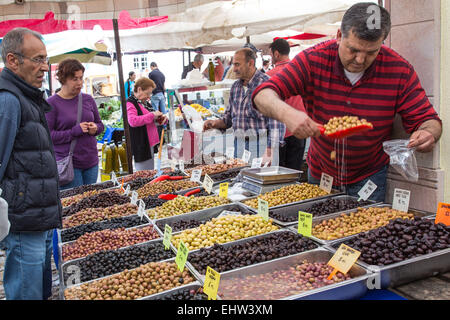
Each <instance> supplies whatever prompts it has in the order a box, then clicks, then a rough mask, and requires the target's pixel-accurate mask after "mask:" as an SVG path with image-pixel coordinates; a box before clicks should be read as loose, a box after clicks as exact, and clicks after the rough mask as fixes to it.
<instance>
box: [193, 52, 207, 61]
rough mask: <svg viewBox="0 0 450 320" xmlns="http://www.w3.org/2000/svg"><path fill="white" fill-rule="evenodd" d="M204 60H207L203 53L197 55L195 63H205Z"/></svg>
mask: <svg viewBox="0 0 450 320" xmlns="http://www.w3.org/2000/svg"><path fill="white" fill-rule="evenodd" d="M204 60H205V58H204V57H203V55H202V54H201V53H197V54H196V55H195V57H194V61H195V62H203V61H204Z"/></svg>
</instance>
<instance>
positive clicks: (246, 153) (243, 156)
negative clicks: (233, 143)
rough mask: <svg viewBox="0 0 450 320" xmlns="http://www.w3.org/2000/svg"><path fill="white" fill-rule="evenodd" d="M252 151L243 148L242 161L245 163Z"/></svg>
mask: <svg viewBox="0 0 450 320" xmlns="http://www.w3.org/2000/svg"><path fill="white" fill-rule="evenodd" d="M251 155H252V153H251V152H250V151H248V150H244V154H243V155H242V161H244V162H245V163H248V162H249V160H250V157H251Z"/></svg>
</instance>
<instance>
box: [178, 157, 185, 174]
mask: <svg viewBox="0 0 450 320" xmlns="http://www.w3.org/2000/svg"><path fill="white" fill-rule="evenodd" d="M178 166H179V167H180V170H181V172H184V160H180V162H178Z"/></svg>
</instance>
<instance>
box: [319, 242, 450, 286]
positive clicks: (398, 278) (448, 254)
mask: <svg viewBox="0 0 450 320" xmlns="http://www.w3.org/2000/svg"><path fill="white" fill-rule="evenodd" d="M354 237H356V235H355V236H354ZM348 240H349V239H345V240H340V241H338V242H335V243H333V244H332V245H327V246H325V247H324V248H327V249H329V250H331V251H332V252H333V253H334V252H336V250H337V248H338V247H339V246H340V245H341V243H345V242H346V241H348ZM358 264H360V265H361V266H363V267H364V268H366V269H367V270H369V271H370V272H372V273H374V275H375V277H374V278H375V283H372V285H373V286H374V287H375V288H377V287H376V286H379V287H378V288H379V289H386V288H388V287H397V286H400V285H403V284H406V283H408V282H411V281H415V280H419V279H423V278H428V277H433V276H435V275H437V274H440V273H446V272H448V271H450V248H447V249H444V250H439V251H435V252H432V253H428V254H424V255H421V256H418V257H414V258H412V259H407V260H404V261H401V262H397V263H393V264H390V265H385V266H377V265H369V264H367V263H365V262H364V261H362V260H361V259H358ZM377 278H378V279H377ZM378 288H377V289H378Z"/></svg>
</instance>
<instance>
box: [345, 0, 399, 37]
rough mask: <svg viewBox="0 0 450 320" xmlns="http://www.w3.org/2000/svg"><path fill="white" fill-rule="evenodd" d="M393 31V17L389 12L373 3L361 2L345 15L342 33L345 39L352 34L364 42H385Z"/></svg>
mask: <svg viewBox="0 0 450 320" xmlns="http://www.w3.org/2000/svg"><path fill="white" fill-rule="evenodd" d="M390 31H391V17H390V14H389V12H388V11H387V10H386V9H385V8H383V7H381V6H379V5H377V4H375V3H373V2H360V3H356V4H354V5H353V6H351V7H350V8H349V9H348V10H347V11H346V12H345V14H344V16H343V18H342V22H341V32H342V35H343V37H344V38H347V37H348V36H349V33H350V32H353V33H355V35H356V36H357V37H358V38H359V39H362V40H366V41H372V42H374V41H378V40H379V39H380V38H382V40H385V39H386V37H387V36H388V34H389V32H390Z"/></svg>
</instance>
